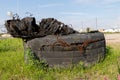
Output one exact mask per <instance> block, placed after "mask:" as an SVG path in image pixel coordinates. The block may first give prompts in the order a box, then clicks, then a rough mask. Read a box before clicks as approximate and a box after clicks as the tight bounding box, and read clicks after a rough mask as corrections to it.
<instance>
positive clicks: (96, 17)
mask: <svg viewBox="0 0 120 80" xmlns="http://www.w3.org/2000/svg"><path fill="white" fill-rule="evenodd" d="M97 27H98V20H97V17H96V30H97Z"/></svg>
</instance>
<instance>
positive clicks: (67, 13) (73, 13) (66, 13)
mask: <svg viewBox="0 0 120 80" xmlns="http://www.w3.org/2000/svg"><path fill="white" fill-rule="evenodd" d="M59 14H64V15H85V13H82V12H59Z"/></svg>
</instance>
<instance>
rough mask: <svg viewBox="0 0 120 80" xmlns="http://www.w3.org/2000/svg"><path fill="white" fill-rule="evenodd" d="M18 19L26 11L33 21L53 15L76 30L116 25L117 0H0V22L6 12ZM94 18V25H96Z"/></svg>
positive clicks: (119, 12)
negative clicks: (17, 16) (34, 18)
mask: <svg viewBox="0 0 120 80" xmlns="http://www.w3.org/2000/svg"><path fill="white" fill-rule="evenodd" d="M8 11H12V12H13V13H18V14H19V16H20V18H23V17H25V16H27V15H26V14H25V13H26V12H30V13H32V14H33V16H34V17H36V19H37V21H40V20H41V19H42V18H48V17H54V18H56V19H58V20H59V21H62V22H64V23H65V24H68V25H72V27H73V28H74V29H76V30H78V29H80V28H82V24H83V27H84V28H86V27H91V28H94V29H95V28H115V27H120V0H1V1H0V25H1V24H4V21H5V20H6V19H9V17H8V16H7V12H8ZM96 19H97V27H96Z"/></svg>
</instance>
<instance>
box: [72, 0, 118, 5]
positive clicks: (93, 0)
mask: <svg viewBox="0 0 120 80" xmlns="http://www.w3.org/2000/svg"><path fill="white" fill-rule="evenodd" d="M74 1H75V2H76V3H79V4H83V5H84V4H113V3H118V2H120V0H74Z"/></svg>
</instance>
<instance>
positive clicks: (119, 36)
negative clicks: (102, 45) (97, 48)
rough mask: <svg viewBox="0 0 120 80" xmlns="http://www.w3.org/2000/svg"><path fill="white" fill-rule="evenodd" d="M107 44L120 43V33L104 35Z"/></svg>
mask: <svg viewBox="0 0 120 80" xmlns="http://www.w3.org/2000/svg"><path fill="white" fill-rule="evenodd" d="M104 35H105V39H106V43H107V44H110V43H120V33H114V34H104Z"/></svg>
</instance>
